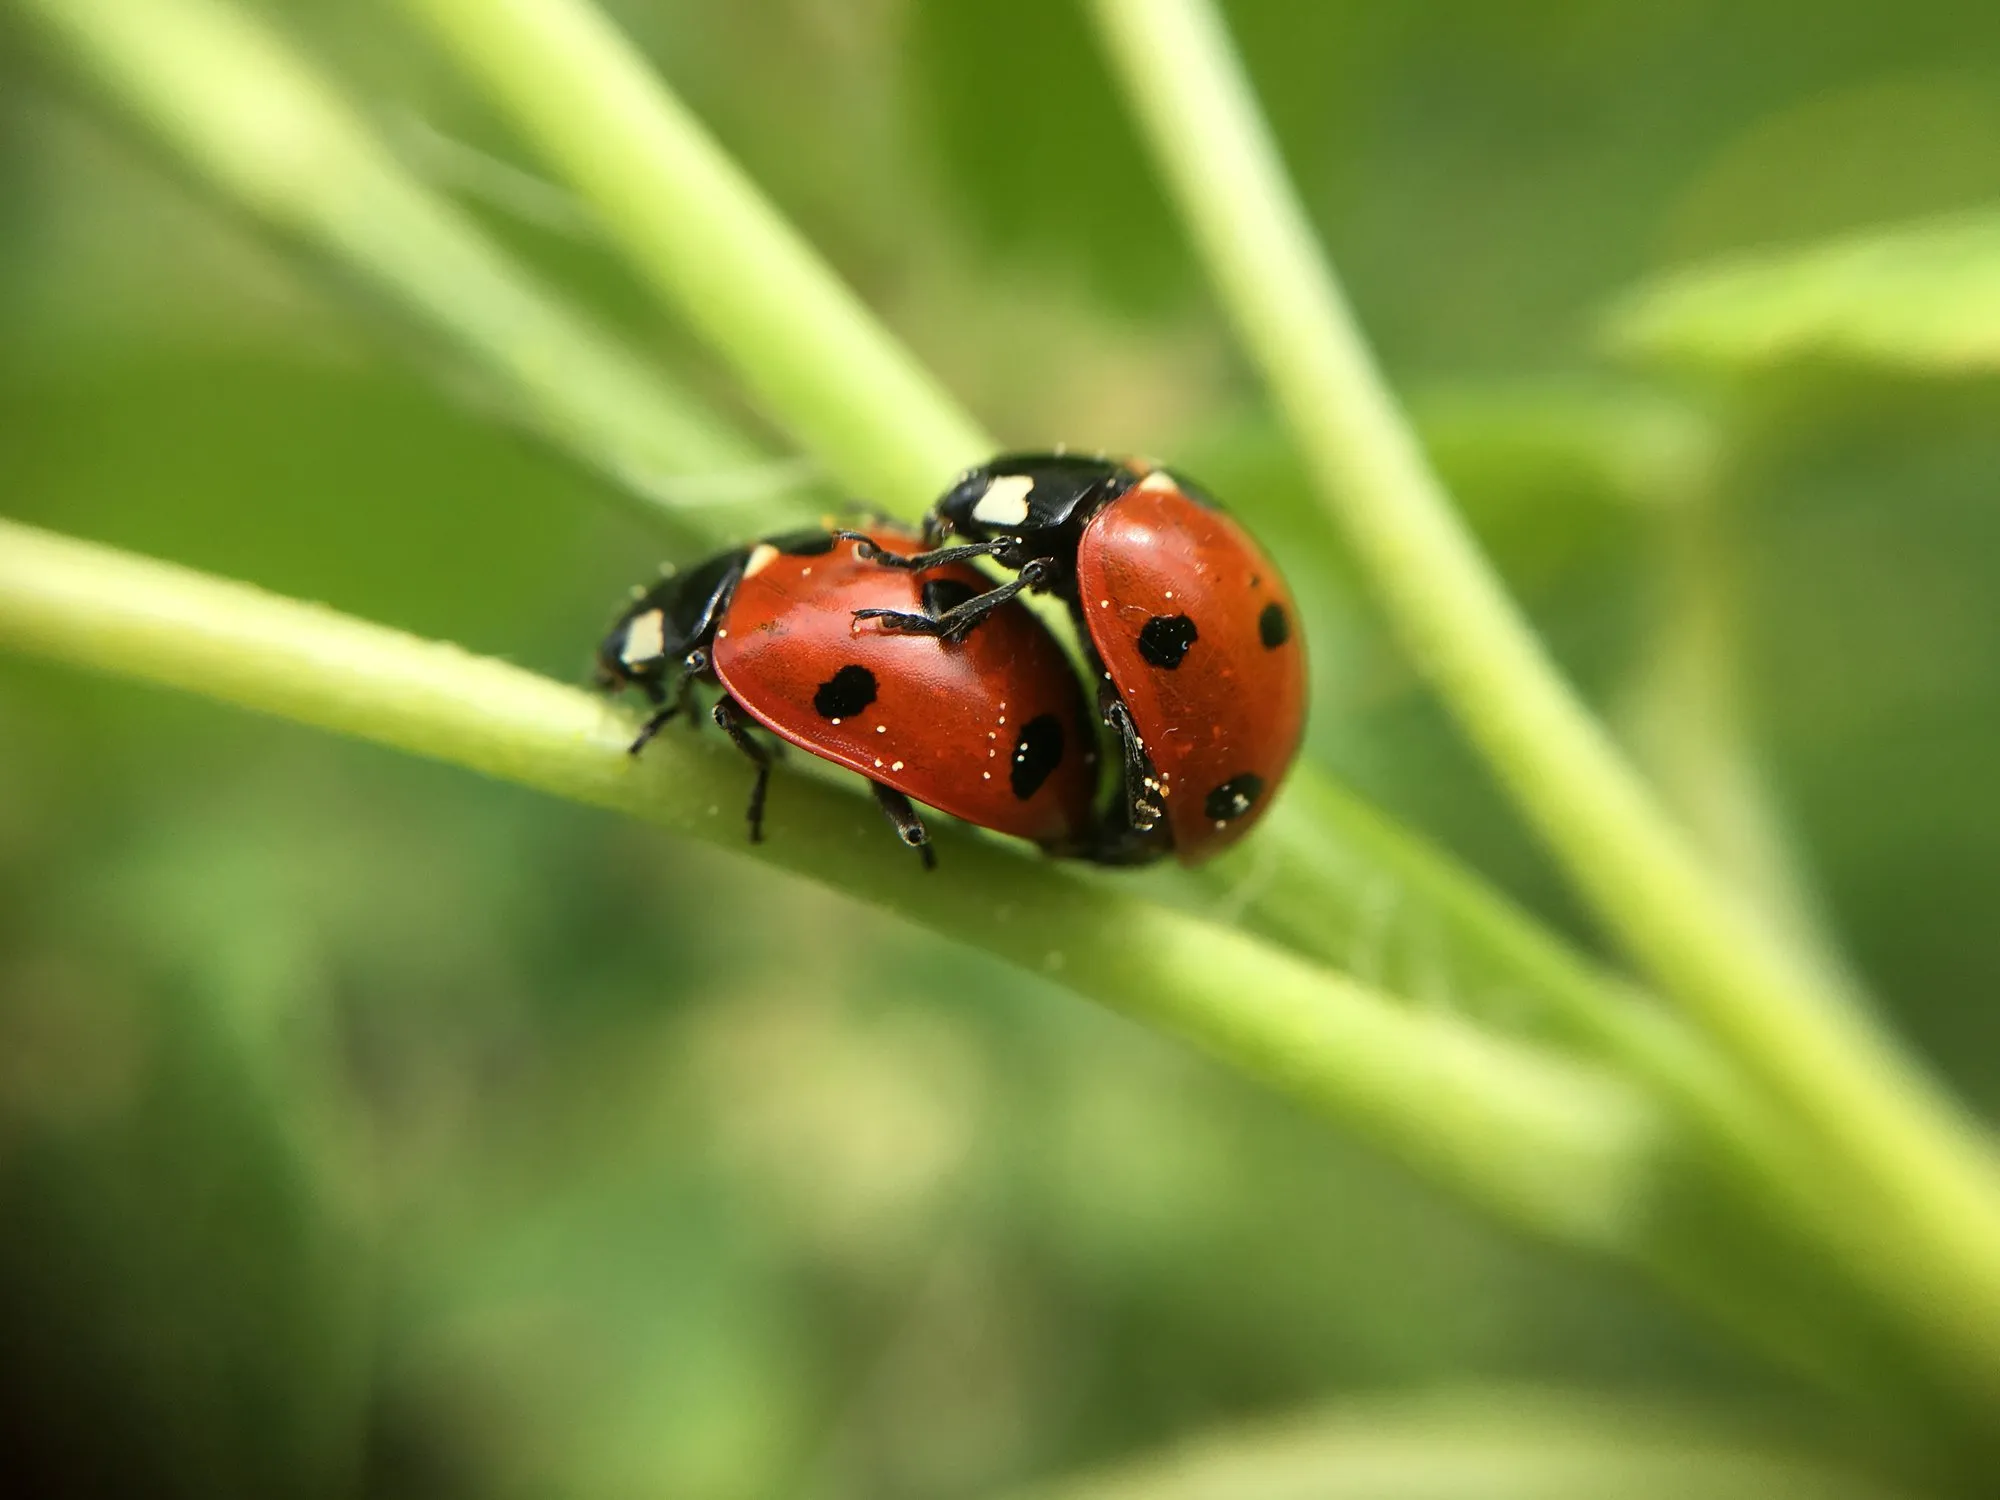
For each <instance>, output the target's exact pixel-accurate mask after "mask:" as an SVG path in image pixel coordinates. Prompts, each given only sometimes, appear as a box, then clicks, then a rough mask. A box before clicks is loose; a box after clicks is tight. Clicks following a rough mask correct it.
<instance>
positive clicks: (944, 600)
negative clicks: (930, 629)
mask: <svg viewBox="0 0 2000 1500" xmlns="http://www.w3.org/2000/svg"><path fill="white" fill-rule="evenodd" d="M978 597H979V590H978V589H976V588H974V587H973V586H972V585H971V584H969V583H961V582H960V581H959V580H958V579H956V578H932V579H927V580H926V581H925V583H924V613H925V614H927V615H929V616H930V617H931V618H932V619H933V620H935V619H936V618H937V617H938V616H939V615H941V614H943V613H944V612H945V611H946V610H948V609H956V608H957V607H958V606H959V605H961V604H963V603H965V602H966V600H968V599H977V598H978Z"/></svg>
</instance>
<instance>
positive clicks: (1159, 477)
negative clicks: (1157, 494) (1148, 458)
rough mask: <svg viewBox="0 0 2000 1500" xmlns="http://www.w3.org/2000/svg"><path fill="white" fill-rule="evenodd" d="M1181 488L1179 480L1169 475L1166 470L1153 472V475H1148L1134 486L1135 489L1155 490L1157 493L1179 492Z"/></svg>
mask: <svg viewBox="0 0 2000 1500" xmlns="http://www.w3.org/2000/svg"><path fill="white" fill-rule="evenodd" d="M1180 487H1181V482H1180V481H1179V480H1178V479H1176V478H1174V476H1173V475H1171V474H1169V473H1168V472H1167V471H1166V470H1165V469H1155V470H1153V472H1152V473H1150V474H1148V475H1147V476H1146V477H1145V478H1144V479H1142V480H1140V481H1139V482H1138V484H1136V485H1134V486H1133V488H1134V489H1141V490H1155V491H1158V490H1177V489H1179V488H1180Z"/></svg>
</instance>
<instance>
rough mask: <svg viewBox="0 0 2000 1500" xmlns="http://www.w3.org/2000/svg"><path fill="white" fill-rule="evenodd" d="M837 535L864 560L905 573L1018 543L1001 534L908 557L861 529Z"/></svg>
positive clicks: (992, 553) (988, 553) (992, 552)
mask: <svg viewBox="0 0 2000 1500" xmlns="http://www.w3.org/2000/svg"><path fill="white" fill-rule="evenodd" d="M834 535H835V536H837V537H839V538H841V539H842V540H843V541H849V542H852V543H854V554H855V556H857V557H859V558H861V559H862V560H863V561H864V562H872V563H879V564H881V566H883V567H885V568H894V569H896V570H897V571H898V572H902V573H922V572H925V571H926V570H928V569H930V568H942V567H947V566H949V565H950V564H952V563H961V562H970V561H971V560H972V559H973V558H975V557H993V556H995V555H997V554H998V553H1001V552H1005V551H1006V550H1007V549H1008V548H1010V547H1012V546H1013V545H1014V543H1013V541H1012V539H1011V538H1007V537H1000V538H997V539H996V540H994V541H990V542H967V543H966V544H965V545H963V546H960V547H936V548H933V549H932V550H931V551H929V552H916V553H912V554H911V555H910V556H908V557H905V556H904V555H903V554H902V553H900V552H887V551H884V550H883V549H882V548H880V547H878V546H876V545H875V543H874V542H872V541H870V540H869V539H868V538H867V537H866V536H864V535H862V533H860V532H858V531H836V532H835V533H834Z"/></svg>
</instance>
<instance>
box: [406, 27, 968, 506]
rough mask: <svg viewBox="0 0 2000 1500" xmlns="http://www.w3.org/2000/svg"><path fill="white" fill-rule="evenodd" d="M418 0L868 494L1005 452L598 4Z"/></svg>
mask: <svg viewBox="0 0 2000 1500" xmlns="http://www.w3.org/2000/svg"><path fill="white" fill-rule="evenodd" d="M406 3H408V4H409V5H410V8H411V9H412V10H413V11H414V12H415V13H416V14H418V15H419V16H421V17H422V18H423V19H424V20H425V21H427V22H428V23H429V24H430V26H431V27H432V29H433V30H434V31H435V32H436V34H437V35H438V36H439V37H440V38H441V39H442V40H443V42H444V43H445V45H446V46H447V47H448V48H449V49H450V50H451V52H452V54H453V55H454V56H455V57H456V58H457V59H458V61H459V62H460V63H462V64H463V65H464V66H465V67H466V68H467V69H468V70H469V71H470V72H471V73H472V74H473V75H474V76H476V77H477V78H478V80H479V81H480V82H481V83H482V84H483V85H484V86H485V87H486V88H487V89H488V90H489V91H490V92H491V94H492V95H493V97H494V98H495V99H496V100H497V101H499V103H500V104H501V105H502V106H503V107H504V108H505V109H506V110H507V111H508V113H509V114H510V115H511V116H512V117H513V118H514V120H515V122H516V123H517V124H518V125H519V126H520V128H521V129H522V130H523V131H524V132H525V133H526V134H527V136H528V137H529V138H530V139H531V140H532V141H533V142H534V144H535V145H536V147H537V148H538V149H539V150H540V151H541V152H542V153H543V155H544V156H545V157H546V158H547V159H548V161H549V162H550V163H551V164H552V166H553V168H554V169H555V170H556V171H557V172H559V173H560V174H561V175H562V176H563V177H564V178H566V179H567V180H568V181H569V182H570V184H571V185H572V186H574V187H575V189H576V190H577V191H578V192H579V193H581V194H582V195H583V196H584V197H585V198H586V199H588V200H589V201H590V202H591V203H593V204H594V205H595V206H596V208H597V211H598V213H599V214H600V215H601V216H602V217H603V220H604V223H605V226H606V228H607V229H608V230H609V231H610V233H611V235H612V237H613V239H614V240H615V242H616V243H617V244H618V246H619V247H620V248H621V249H622V250H623V251H624V252H625V254H626V255H627V257H628V258H629V259H630V260H631V261H632V263H633V265H634V266H635V267H636V269H637V270H638V271H639V273H640V274H641V275H642V276H643V277H644V278H645V279H646V280H647V281H648V282H649V283H650V284H651V285H652V287H653V288H654V290H655V291H656V292H658V293H659V294H660V295H661V296H662V297H664V298H665V299H666V300H667V301H668V303H670V304H671V305H672V306H673V307H675V308H677V309H678V310H679V311H680V313H681V315H682V316H684V317H685V318H686V319H687V320H688V322H689V323H690V324H691V325H692V326H693V327H694V328H696V329H697V330H699V331H700V332H701V334H702V335H703V336H704V337H706V338H707V339H708V340H709V341H710V342H711V343H712V344H713V345H714V347H715V349H716V351H717V352H718V353H719V354H721V355H722V357H723V358H724V359H726V360H728V361H729V363H730V364H731V365H732V366H733V367H734V368H735V369H736V371H737V373H738V374H739V375H740V376H741V377H742V378H743V380H744V381H745V383H746V384H748V385H749V387H750V388H751V390H753V391H754V392H755V393H756V394H757V396H758V397H759V399H760V400H761V401H762V402H763V403H764V405H765V407H766V408H767V409H768V410H769V411H770V413H771V414H772V416H773V417H774V418H776V419H777V420H778V421H779V422H781V423H783V424H784V425H785V426H787V427H788V428H789V429H790V430H791V431H792V432H793V433H794V435H796V436H797V437H798V439H799V441H800V442H801V443H802V444H804V445H805V446H806V447H808V448H810V449H811V450H812V451H814V452H815V453H818V454H819V455H820V456H821V457H822V458H823V459H824V460H825V462H826V464H827V466H828V468H829V469H830V470H831V471H832V473H833V474H834V475H835V477H836V478H838V479H839V480H840V481H841V482H843V483H844V484H846V485H847V486H849V487H850V489H851V490H852V491H853V492H854V493H855V494H856V495H859V496H863V497H865V498H867V499H868V500H870V501H872V502H875V503H879V504H884V505H888V506H891V507H896V508H903V509H907V510H909V511H912V512H914V511H915V510H917V509H919V508H921V507H922V506H923V505H925V504H927V503H928V502H929V501H930V500H931V499H933V498H934V497H935V496H936V495H937V493H938V492H939V490H940V489H941V488H942V487H943V485H944V482H945V481H946V480H947V479H949V478H950V476H951V475H953V474H954V473H956V472H957V471H958V470H960V469H962V468H964V467H966V466H967V465H968V464H972V463H977V462H978V461H980V460H981V459H983V458H985V457H987V456H988V455H990V454H991V453H992V452H993V449H994V444H993V441H992V439H990V438H989V437H987V436H986V434H985V433H984V432H982V431H981V430H980V428H979V424H978V423H977V422H975V421H974V420H973V419H972V418H971V417H970V416H969V415H968V414H967V413H966V412H965V411H964V410H963V409H962V408H961V407H960V406H959V405H958V404H957V403H956V402H954V401H953V400H952V399H951V397H950V396H949V395H948V394H947V393H946V392H945V391H944V390H943V388H942V387H940V386H939V385H938V384H937V382H936V381H935V380H934V379H932V377H931V376H930V374H929V373H928V372H927V371H926V370H924V368H923V367H922V366H921V365H919V364H918V363H917V362H916V360H914V359H913V358H912V357H911V356H910V354H909V352H908V351H907V350H906V349H904V348H903V346H902V345H901V344H900V343H898V342H897V341H896V340H895V339H894V338H893V337H891V336H890V335H888V334H887V333H885V332H884V331H883V330H882V328H881V326H880V325H879V324H878V323H877V322H876V321H875V319H874V317H873V316H872V315H871V314H870V313H869V312H868V310H867V309H866V308H865V307H864V306H863V305H862V304H861V302H860V301H859V300H858V299H857V298H856V297H855V296H854V294H853V293H852V292H851V291H849V290H848V289H847V287H846V286H845V285H843V284H842V283H841V281H840V280H839V278H838V277H836V276H835V275H834V274H833V272H832V271H831V270H830V269H828V267H827V266H826V264H825V263H824V262H823V261H822V260H821V259H820V258H819V256H818V254H817V253H815V251H814V250H813V249H812V247H811V246H810V245H808V244H807V243H806V242H805V241H804V240H803V239H802V238H800V236H799V234H798V233H797V231H796V230H794V229H793V228H792V227H791V225H789V224H788V223H786V222H785V220H784V219H783V218H782V217H781V216H780V215H779V214H778V213H777V211H776V210H775V209H773V208H772V207H771V205H770V204H769V203H768V202H767V201H766V200H765V199H764V197H763V195H762V194H761V193H760V192H759V191H758V189H757V187H756V186H755V184H753V183H752V182H750V181H749V179H748V178H746V177H745V176H744V175H743V173H742V171H741V170H740V169H739V168H738V167H737V166H736V164H735V163H734V162H733V161H731V160H730V159H729V158H728V156H727V155H726V154H725V153H724V152H723V151H722V150H721V148H720V147H718V146H717V145H716V143H715V142H714V140H713V139H712V138H711V137H710V136H709V135H708V133H707V131H705V130H704V129H703V128H702V126H701V124H700V122H699V121H697V120H696V119H695V118H694V116H693V115H691V114H690V113H689V112H688V110H687V109H686V107H685V106H684V105H682V104H681V102H680V101H679V100H678V99H677V98H675V97H674V95H673V94H672V92H671V91H669V90H668V89H667V88H666V86H665V85H664V84H663V83H662V82H661V81H660V79H659V77H658V76H657V75H656V74H655V73H654V72H653V70H652V69H651V68H650V67H649V66H648V65H647V63H646V60H645V59H644V58H643V57H641V56H640V55H639V53H638V52H637V51H635V50H634V49H633V47H632V45H631V44H630V42H629V41H628V40H627V39H626V38H625V37H624V36H623V35H621V34H620V33H619V31H618V30H617V29H616V28H615V27H614V26H613V25H612V24H611V23H610V22H609V21H608V20H607V19H606V18H605V17H604V15H603V14H602V13H601V12H599V11H598V10H597V9H596V8H595V7H594V6H591V5H589V4H587V3H581V0H406Z"/></svg>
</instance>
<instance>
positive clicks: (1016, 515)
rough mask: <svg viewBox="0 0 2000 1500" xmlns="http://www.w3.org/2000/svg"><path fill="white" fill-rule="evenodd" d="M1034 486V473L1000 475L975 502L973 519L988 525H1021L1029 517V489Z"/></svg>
mask: <svg viewBox="0 0 2000 1500" xmlns="http://www.w3.org/2000/svg"><path fill="white" fill-rule="evenodd" d="M1034 487H1035V476H1034V475H1032V474H1002V475H1000V476H999V477H998V478H997V479H994V480H992V481H991V482H990V483H989V484H988V485H987V486H986V493H985V494H983V495H981V496H980V497H979V499H978V500H977V501H976V502H974V504H973V507H972V519H973V520H975V521H983V522H985V523H986V524H987V525H988V526H1019V525H1020V524H1021V523H1022V522H1023V521H1025V520H1027V519H1028V491H1029V490H1032V489H1033V488H1034Z"/></svg>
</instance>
